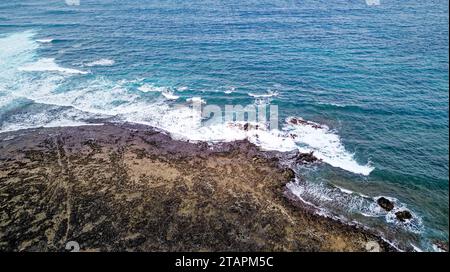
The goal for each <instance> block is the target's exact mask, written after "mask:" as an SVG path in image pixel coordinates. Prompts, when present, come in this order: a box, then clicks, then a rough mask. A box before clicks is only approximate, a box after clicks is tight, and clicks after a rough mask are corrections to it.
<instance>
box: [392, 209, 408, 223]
mask: <svg viewBox="0 0 450 272" xmlns="http://www.w3.org/2000/svg"><path fill="white" fill-rule="evenodd" d="M395 216H396V217H397V219H398V220H400V221H402V222H405V220H409V219H411V218H412V214H411V212H409V211H407V210H404V211H399V212H396V213H395Z"/></svg>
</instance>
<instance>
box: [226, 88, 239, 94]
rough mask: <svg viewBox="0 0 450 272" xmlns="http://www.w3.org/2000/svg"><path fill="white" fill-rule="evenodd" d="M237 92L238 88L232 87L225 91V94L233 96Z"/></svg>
mask: <svg viewBox="0 0 450 272" xmlns="http://www.w3.org/2000/svg"><path fill="white" fill-rule="evenodd" d="M235 91H236V88H234V87H231V88H230V89H228V90H226V91H224V93H225V94H231V93H234V92H235Z"/></svg>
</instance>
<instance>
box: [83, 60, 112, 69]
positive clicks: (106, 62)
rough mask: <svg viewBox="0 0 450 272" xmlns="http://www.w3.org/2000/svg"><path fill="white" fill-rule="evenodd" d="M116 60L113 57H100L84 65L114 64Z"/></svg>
mask: <svg viewBox="0 0 450 272" xmlns="http://www.w3.org/2000/svg"><path fill="white" fill-rule="evenodd" d="M114 63H115V61H114V60H111V59H99V60H96V61H93V62H88V63H86V64H85V65H84V66H87V67H93V66H112V65H114Z"/></svg>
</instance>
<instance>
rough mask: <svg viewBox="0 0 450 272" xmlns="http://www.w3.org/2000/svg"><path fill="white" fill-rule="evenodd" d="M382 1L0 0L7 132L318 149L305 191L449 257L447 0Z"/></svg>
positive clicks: (333, 213)
mask: <svg viewBox="0 0 450 272" xmlns="http://www.w3.org/2000/svg"><path fill="white" fill-rule="evenodd" d="M369 2H370V3H372V2H377V1H368V2H366V1H365V0H349V1H338V0H326V1H325V0H319V1H309V0H306V1H295V0H278V1H266V0H258V1H256V0H240V1H235V0H230V1H220V0H216V1H212V0H204V1H197V0H193V1H159V0H156V1H144V0H133V1H132V0H120V1H119V0H102V1H95V0H80V1H74V0H71V1H64V0H48V1H43V0H23V1H1V2H0V133H1V132H6V131H15V130H20V129H27V128H38V127H54V126H79V125H84V124H100V123H102V122H106V121H108V122H134V123H141V124H146V125H150V126H154V127H156V128H159V129H161V130H163V131H166V132H167V133H169V134H170V135H171V136H172V137H173V138H176V139H182V140H190V141H206V142H223V141H232V140H239V139H248V140H249V141H251V142H253V143H255V144H256V145H258V146H260V147H261V148H262V149H263V150H278V151H286V152H287V151H293V150H299V151H301V152H313V154H314V155H315V156H316V157H318V158H319V159H321V160H322V163H319V164H314V165H309V166H305V165H298V166H297V167H298V169H296V172H297V175H298V177H297V180H296V181H295V182H294V181H293V182H291V183H290V184H288V188H289V189H290V190H291V191H292V192H293V193H294V194H295V195H296V196H297V197H298V198H299V199H300V200H302V201H304V202H305V203H307V204H308V205H312V206H315V207H316V208H317V209H318V210H320V213H321V214H323V215H324V216H330V217H335V218H338V219H340V220H343V221H347V222H349V223H352V224H362V225H364V226H367V227H368V228H371V229H374V230H376V231H377V232H379V233H382V234H383V236H384V237H386V239H388V240H390V241H393V243H394V244H398V245H409V246H413V247H415V248H416V249H417V250H425V251H433V250H437V248H436V246H435V245H434V243H436V241H444V242H447V243H448V232H449V222H448V215H449V194H448V192H449V168H448V166H449V157H448V152H449V144H448V141H449V93H448V91H449V73H448V72H449V55H448V50H449V40H448V23H449V22H448V12H449V10H448V1H446V0H434V1H418V0H407V1H397V0H381V1H380V2H379V4H377V5H368V3H369ZM192 104H197V105H198V104H200V108H202V107H208V106H213V107H212V109H223V108H225V106H226V105H231V106H234V107H236V106H238V105H242V106H243V108H244V107H246V106H248V107H250V108H251V107H254V108H257V107H267V108H269V107H270V106H275V107H272V108H271V109H273V110H270V112H272V111H273V112H276V113H277V114H276V116H275V117H277V119H276V120H277V122H276V124H272V126H270V127H269V126H266V125H267V124H264V123H260V124H259V129H255V126H254V125H252V126H251V127H250V128H249V127H248V126H246V127H245V129H242V126H243V123H242V122H241V123H239V122H237V121H235V122H208V121H209V119H208V117H209V118H210V117H211V116H202V115H201V113H199V112H198V111H196V110H194V109H193V107H192ZM210 108H211V107H210ZM247 109H248V108H247ZM266 116H267V115H266ZM293 118H294V119H295V120H302V121H301V122H299V123H300V124H296V123H297V122H292V120H294V119H293ZM300 118H301V119H300ZM303 120H304V121H303ZM381 196H384V197H386V198H388V199H390V200H391V201H392V202H393V203H394V204H395V208H394V210H392V211H390V212H387V211H385V210H383V209H382V208H381V207H380V206H378V204H377V203H376V200H377V199H378V198H379V197H381ZM404 209H407V210H409V211H410V212H411V213H412V215H413V217H412V219H411V220H406V221H404V222H402V221H399V220H397V219H396V216H395V212H397V211H401V210H404Z"/></svg>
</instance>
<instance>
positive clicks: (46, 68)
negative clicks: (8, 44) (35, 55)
mask: <svg viewBox="0 0 450 272" xmlns="http://www.w3.org/2000/svg"><path fill="white" fill-rule="evenodd" d="M19 71H25V72H60V73H65V74H82V75H84V74H87V73H88V72H85V71H80V70H77V69H71V68H64V67H61V66H59V65H58V64H56V62H55V59H53V58H42V59H40V60H38V61H37V62H34V63H29V64H26V65H24V66H22V67H19Z"/></svg>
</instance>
